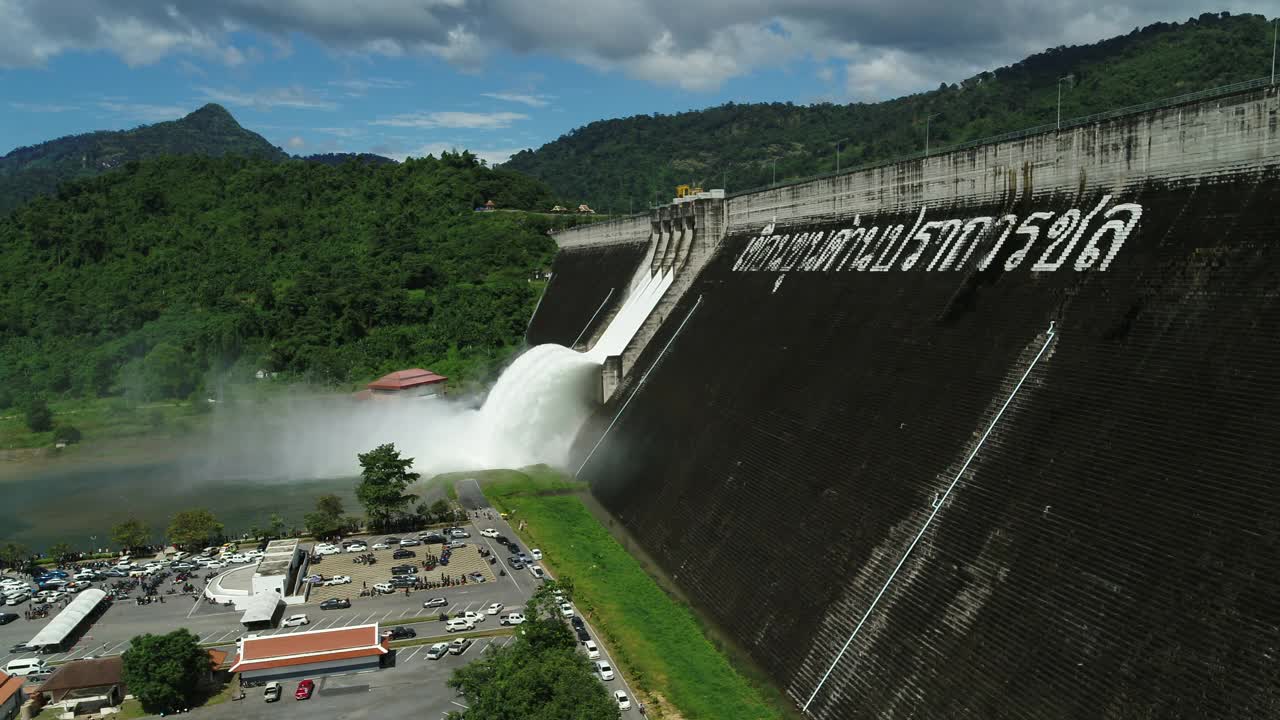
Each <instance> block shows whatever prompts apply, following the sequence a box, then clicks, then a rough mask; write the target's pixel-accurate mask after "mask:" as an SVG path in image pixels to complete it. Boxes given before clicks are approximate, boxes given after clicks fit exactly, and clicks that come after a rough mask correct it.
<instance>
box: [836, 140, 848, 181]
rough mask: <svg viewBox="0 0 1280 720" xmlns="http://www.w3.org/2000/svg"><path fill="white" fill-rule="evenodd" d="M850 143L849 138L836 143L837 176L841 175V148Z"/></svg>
mask: <svg viewBox="0 0 1280 720" xmlns="http://www.w3.org/2000/svg"><path fill="white" fill-rule="evenodd" d="M847 142H849V138H840V139H839V140H837V141H836V174H837V175H839V174H840V146H841V145H843V144H845V143H847Z"/></svg>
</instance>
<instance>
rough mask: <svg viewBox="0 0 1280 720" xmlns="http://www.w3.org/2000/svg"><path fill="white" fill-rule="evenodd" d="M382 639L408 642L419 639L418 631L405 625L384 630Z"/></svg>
mask: <svg viewBox="0 0 1280 720" xmlns="http://www.w3.org/2000/svg"><path fill="white" fill-rule="evenodd" d="M382 637H384V638H386V639H388V640H406V639H408V638H415V637H418V631H417V630H414V629H413V628H411V627H408V626H405V625H396V626H395V627H393V628H389V629H387V630H383V631H382Z"/></svg>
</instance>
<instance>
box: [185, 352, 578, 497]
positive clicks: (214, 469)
mask: <svg viewBox="0 0 1280 720" xmlns="http://www.w3.org/2000/svg"><path fill="white" fill-rule="evenodd" d="M598 382H599V365H598V364H596V363H595V362H592V361H591V360H590V359H587V358H586V357H585V356H583V355H582V354H580V353H576V352H573V351H572V350H569V349H568V348H565V347H562V346H559V345H539V346H537V347H534V348H532V349H530V350H529V351H527V352H525V353H524V354H522V355H521V356H520V357H518V358H517V359H516V360H515V362H513V363H512V364H511V365H510V366H508V367H507V369H506V370H505V371H504V372H503V374H502V376H501V377H500V378H499V379H498V382H497V383H496V384H495V385H494V386H493V388H492V389H491V390H490V392H489V394H488V397H487V398H486V399H485V401H484V403H483V405H479V406H477V405H478V398H475V397H461V398H454V397H448V396H446V397H435V398H390V399H386V400H366V401H357V400H354V399H351V398H349V397H341V396H335V397H320V398H316V397H307V398H295V399H284V400H280V401H273V402H272V403H271V404H270V405H264V406H256V407H252V408H229V409H227V410H225V411H224V410H219V411H218V415H219V417H217V418H215V421H214V424H213V429H212V432H211V434H210V439H209V447H208V451H207V453H206V458H207V462H206V464H205V467H204V468H203V470H204V471H205V472H207V473H209V474H212V475H215V476H220V477H236V478H243V479H260V480H294V479H313V478H328V477H346V476H352V475H356V474H358V473H359V470H360V467H359V464H358V462H357V460H356V454H357V453H362V452H367V451H369V450H371V449H373V448H374V447H376V446H378V445H380V444H382V443H388V442H389V443H395V445H396V448H397V449H398V450H399V451H400V452H401V454H402V455H404V456H406V457H411V458H414V470H415V471H416V472H418V473H421V474H422V475H423V476H424V477H429V476H430V475H432V474H434V473H437V472H451V471H456V470H472V469H483V468H494V467H519V466H522V465H530V464H534V463H547V464H550V465H564V464H565V463H566V461H567V458H568V452H569V447H570V444H571V443H572V442H573V436H574V434H575V433H576V432H577V430H578V428H579V427H581V426H582V423H583V421H585V420H586V418H587V416H588V414H590V412H591V410H592V407H593V406H594V395H595V393H594V387H595V383H598Z"/></svg>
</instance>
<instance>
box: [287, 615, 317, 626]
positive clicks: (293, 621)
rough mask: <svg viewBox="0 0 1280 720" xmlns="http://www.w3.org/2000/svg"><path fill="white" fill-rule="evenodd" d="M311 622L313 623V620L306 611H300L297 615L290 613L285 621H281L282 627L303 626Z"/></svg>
mask: <svg viewBox="0 0 1280 720" xmlns="http://www.w3.org/2000/svg"><path fill="white" fill-rule="evenodd" d="M309 624H311V621H310V620H308V619H307V615H306V613H299V614H297V615H290V616H289V617H288V618H286V619H285V621H284V622H282V623H280V626H281V627H302V626H303V625H309Z"/></svg>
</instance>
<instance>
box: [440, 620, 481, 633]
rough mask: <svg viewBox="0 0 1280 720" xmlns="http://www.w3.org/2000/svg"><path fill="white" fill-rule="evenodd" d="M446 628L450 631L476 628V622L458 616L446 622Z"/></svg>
mask: <svg viewBox="0 0 1280 720" xmlns="http://www.w3.org/2000/svg"><path fill="white" fill-rule="evenodd" d="M444 629H445V630H448V631H449V632H458V631H460V630H475V629H476V624H475V623H473V622H471V621H470V620H468V619H466V618H459V617H456V618H453V619H452V620H450V621H449V622H447V623H445V625H444Z"/></svg>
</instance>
